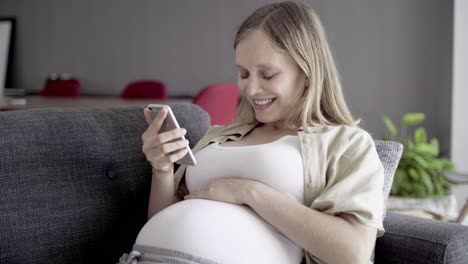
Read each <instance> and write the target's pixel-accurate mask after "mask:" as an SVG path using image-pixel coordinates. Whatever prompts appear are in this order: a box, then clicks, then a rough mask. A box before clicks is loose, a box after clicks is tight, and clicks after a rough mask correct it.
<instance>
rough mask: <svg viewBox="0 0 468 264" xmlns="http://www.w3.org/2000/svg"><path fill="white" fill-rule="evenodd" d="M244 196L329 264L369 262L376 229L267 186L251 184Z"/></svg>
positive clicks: (257, 209) (258, 212) (253, 205)
mask: <svg viewBox="0 0 468 264" xmlns="http://www.w3.org/2000/svg"><path fill="white" fill-rule="evenodd" d="M247 193H248V194H247V195H245V199H246V200H245V204H247V205H248V206H250V207H251V208H252V209H253V210H254V211H255V212H256V213H257V214H258V215H259V216H261V217H262V218H263V219H264V220H265V221H267V222H268V223H270V224H271V225H273V226H275V227H276V228H277V229H278V230H279V231H280V232H281V233H283V234H284V235H285V236H286V237H288V238H289V239H290V240H292V241H294V242H295V243H296V244H298V245H299V246H301V247H302V248H304V249H305V250H306V251H308V252H310V253H311V254H312V255H315V256H317V257H318V258H320V259H322V260H323V261H325V262H326V263H368V262H369V259H370V256H371V253H372V249H373V245H374V243H375V234H376V229H375V228H372V227H367V226H364V225H362V224H357V220H356V222H353V221H348V220H350V219H351V218H354V217H351V216H349V215H346V217H345V218H341V217H337V216H331V215H327V214H324V213H321V212H319V211H316V210H313V209H311V208H309V207H306V206H304V205H303V204H301V203H299V202H298V201H297V200H295V199H293V198H291V197H289V196H286V195H284V194H283V193H280V192H278V191H276V190H274V189H272V188H270V187H268V186H266V185H263V184H260V183H259V184H256V183H254V184H252V187H251V188H250V190H249V191H248V192H247Z"/></svg>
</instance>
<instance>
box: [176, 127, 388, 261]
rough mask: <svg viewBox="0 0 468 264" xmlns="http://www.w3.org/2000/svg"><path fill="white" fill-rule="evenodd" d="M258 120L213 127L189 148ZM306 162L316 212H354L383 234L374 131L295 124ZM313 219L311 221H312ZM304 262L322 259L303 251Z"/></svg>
mask: <svg viewBox="0 0 468 264" xmlns="http://www.w3.org/2000/svg"><path fill="white" fill-rule="evenodd" d="M255 127H256V124H253V125H246V124H240V123H234V124H231V125H229V126H214V127H211V128H210V129H209V130H208V132H207V133H206V135H205V136H204V137H203V138H202V139H201V140H200V141H199V142H198V143H197V145H196V146H195V147H194V148H193V152H194V153H196V152H198V151H199V150H201V149H203V148H204V147H206V146H207V145H208V144H210V143H214V142H216V143H224V142H226V141H227V140H240V139H242V138H243V137H244V136H245V135H246V134H247V133H249V132H250V131H252V130H253V129H254V128H255ZM298 135H299V138H300V143H301V151H302V159H303V164H304V204H305V205H306V206H309V207H310V208H312V209H314V210H317V211H319V212H322V213H325V214H329V215H337V214H339V213H347V214H351V215H354V216H355V217H356V218H357V219H358V220H359V221H360V222H361V223H363V224H366V225H369V226H373V227H376V228H377V229H378V232H377V236H378V237H379V236H382V235H383V234H384V232H385V231H384V229H383V224H382V222H383V221H382V215H383V207H384V201H383V199H384V198H383V189H382V188H383V182H384V170H383V166H382V163H381V162H380V159H379V156H378V154H377V151H376V149H375V145H374V141H373V139H372V137H371V136H370V135H369V134H368V133H367V132H366V131H364V130H362V129H360V128H357V127H350V126H345V125H339V126H326V125H322V126H315V127H307V128H306V129H299V130H298ZM186 168H187V166H186V165H181V166H180V167H179V169H178V170H177V171H176V173H175V175H174V178H175V180H174V181H175V182H174V183H175V184H174V186H175V190H174V191H175V193H176V194H179V197H180V191H181V190H180V189H179V184H180V182H181V180H182V178H183V177H184V175H185V169H186ZM311 224H312V225H313V224H314V223H311ZM304 254H305V256H306V263H307V264H312V263H324V262H323V261H321V260H320V259H318V258H317V257H315V256H313V255H310V254H309V253H308V252H307V251H304Z"/></svg>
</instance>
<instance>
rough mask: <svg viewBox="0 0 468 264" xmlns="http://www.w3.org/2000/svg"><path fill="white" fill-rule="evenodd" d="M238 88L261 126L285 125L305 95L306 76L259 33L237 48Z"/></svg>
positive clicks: (242, 42) (251, 34)
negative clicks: (292, 108) (294, 107)
mask: <svg viewBox="0 0 468 264" xmlns="http://www.w3.org/2000/svg"><path fill="white" fill-rule="evenodd" d="M236 65H237V69H238V77H237V80H238V86H239V89H240V91H241V93H243V94H244V96H245V98H246V99H247V100H248V102H249V103H250V105H251V106H252V107H253V109H254V111H255V116H256V118H257V121H258V122H261V123H264V124H272V125H275V126H276V127H282V126H284V125H285V123H284V122H285V121H286V118H287V117H288V114H289V112H290V111H291V107H292V106H293V105H294V104H295V103H296V102H297V100H298V99H299V97H300V96H301V95H302V94H303V91H304V87H305V79H306V77H305V74H304V73H303V72H302V70H301V69H300V68H299V66H298V65H297V64H296V63H295V62H294V60H293V59H292V58H290V57H289V56H286V55H284V54H283V53H280V52H279V51H277V50H276V49H275V48H274V47H273V46H272V45H271V44H270V40H269V39H268V37H267V36H266V35H265V34H264V33H263V32H262V31H260V30H254V31H252V32H250V33H248V34H247V35H246V36H245V37H244V38H243V39H242V40H241V41H240V42H239V43H238V44H237V47H236Z"/></svg>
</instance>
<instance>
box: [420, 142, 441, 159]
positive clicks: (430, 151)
mask: <svg viewBox="0 0 468 264" xmlns="http://www.w3.org/2000/svg"><path fill="white" fill-rule="evenodd" d="M414 150H415V151H416V152H418V153H420V154H422V155H429V156H432V157H436V156H437V155H439V148H438V147H437V146H434V145H430V144H426V143H422V144H418V145H416V146H415V147H414Z"/></svg>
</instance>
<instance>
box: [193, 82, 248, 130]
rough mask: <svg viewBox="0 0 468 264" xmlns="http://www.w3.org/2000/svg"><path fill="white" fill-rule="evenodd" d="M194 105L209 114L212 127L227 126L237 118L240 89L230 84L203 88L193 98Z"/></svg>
mask: <svg viewBox="0 0 468 264" xmlns="http://www.w3.org/2000/svg"><path fill="white" fill-rule="evenodd" d="M193 103H194V104H196V105H198V106H200V107H201V108H202V109H203V110H205V111H207V112H208V114H209V115H210V118H211V125H227V124H230V123H232V121H233V120H234V117H235V116H236V112H237V106H238V104H239V89H238V88H237V86H236V85H234V84H229V83H220V84H212V85H209V86H207V87H205V88H203V89H202V90H201V91H200V92H199V93H198V94H197V95H196V96H195V97H194V98H193Z"/></svg>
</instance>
